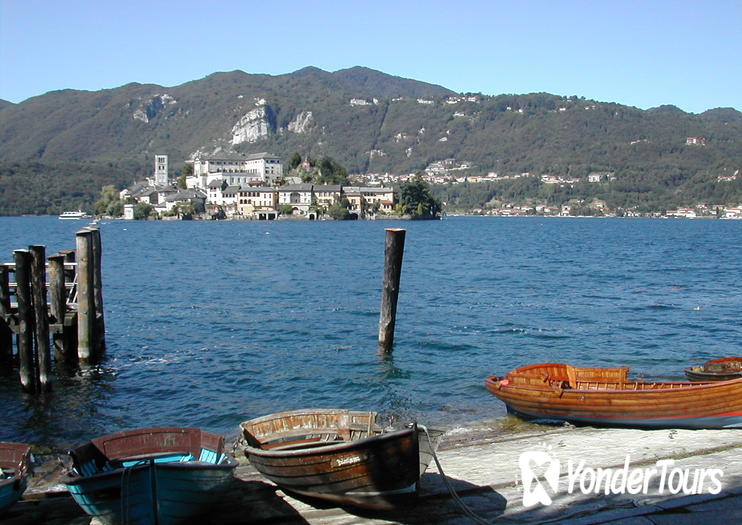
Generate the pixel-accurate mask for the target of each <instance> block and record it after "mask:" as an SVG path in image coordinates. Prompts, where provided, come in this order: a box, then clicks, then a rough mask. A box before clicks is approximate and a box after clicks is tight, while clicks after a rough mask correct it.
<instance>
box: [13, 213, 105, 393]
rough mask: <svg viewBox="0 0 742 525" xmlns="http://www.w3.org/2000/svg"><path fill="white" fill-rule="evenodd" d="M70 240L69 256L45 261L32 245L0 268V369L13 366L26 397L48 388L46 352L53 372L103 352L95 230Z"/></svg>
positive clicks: (98, 242) (43, 250) (64, 253)
mask: <svg viewBox="0 0 742 525" xmlns="http://www.w3.org/2000/svg"><path fill="white" fill-rule="evenodd" d="M75 237H76V246H75V248H76V249H75V250H60V251H59V252H58V253H55V254H53V255H50V256H49V257H46V247H45V246H39V245H33V246H29V247H28V249H27V250H15V251H14V252H13V262H12V263H5V264H0V367H1V368H2V369H5V370H12V368H13V367H14V366H16V365H17V367H18V370H19V375H20V381H21V385H22V386H23V388H24V389H25V390H26V391H28V392H32V393H34V392H43V391H46V390H49V389H50V388H51V384H52V380H51V371H52V351H51V348H52V347H53V348H54V359H55V361H56V364H57V366H60V365H63V364H64V365H75V364H77V363H90V362H94V361H96V360H97V359H98V358H99V357H100V356H101V355H102V353H103V351H104V350H105V323H104V320H103V293H102V292H103V286H102V282H101V235H100V229H99V228H97V227H95V226H89V227H87V228H83V229H81V230H79V231H78V232H77V233H76V235H75ZM11 275H12V276H13V279H11ZM14 336H15V340H16V345H15V351H14V348H13V337H14ZM50 340H51V341H50Z"/></svg>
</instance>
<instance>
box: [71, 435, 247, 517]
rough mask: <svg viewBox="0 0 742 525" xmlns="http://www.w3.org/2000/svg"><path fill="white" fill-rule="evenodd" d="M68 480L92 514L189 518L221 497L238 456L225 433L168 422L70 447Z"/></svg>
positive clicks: (98, 515)
mask: <svg viewBox="0 0 742 525" xmlns="http://www.w3.org/2000/svg"><path fill="white" fill-rule="evenodd" d="M70 455H71V456H72V463H73V465H72V469H71V471H70V473H69V476H70V478H69V479H68V480H67V481H66V482H65V484H66V485H67V488H68V490H69V492H70V494H71V495H72V497H73V498H74V499H75V501H77V503H78V504H79V505H80V507H82V509H83V510H84V511H85V512H86V513H87V514H89V515H90V516H96V517H97V518H99V519H100V520H102V521H104V522H108V523H127V524H132V525H134V524H141V525H144V524H156V525H170V524H174V523H184V522H187V521H189V520H191V519H192V518H193V517H194V516H198V515H200V514H202V513H204V512H206V511H208V510H209V508H210V507H211V506H212V505H213V504H214V503H215V502H216V501H217V500H218V498H219V496H220V494H221V493H222V492H223V491H224V489H226V488H227V486H228V485H229V484H230V483H231V481H232V479H233V477H234V469H235V467H236V466H237V461H236V460H235V459H234V457H233V456H232V455H230V454H228V453H227V452H225V449H224V438H223V437H222V436H219V435H216V434H212V433H209V432H205V431H203V430H200V429H198V428H182V427H163V428H143V429H137V430H129V431H126V432H120V433H118V434H111V435H108V436H102V437H99V438H96V439H93V440H91V441H90V442H89V443H87V444H85V445H83V446H81V447H78V448H76V449H74V450H72V451H70Z"/></svg>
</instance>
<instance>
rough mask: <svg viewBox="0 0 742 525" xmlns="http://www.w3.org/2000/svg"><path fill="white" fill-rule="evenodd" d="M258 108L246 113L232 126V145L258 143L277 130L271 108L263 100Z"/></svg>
mask: <svg viewBox="0 0 742 525" xmlns="http://www.w3.org/2000/svg"><path fill="white" fill-rule="evenodd" d="M256 104H258V107H256V108H255V109H251V110H250V111H248V112H247V113H245V114H244V115H243V116H242V117H240V119H239V120H238V121H237V122H236V123H235V125H234V126H232V132H231V133H232V144H233V145H237V144H242V143H244V142H247V143H253V142H257V141H258V140H260V139H261V138H263V137H267V136H268V135H270V134H271V132H272V131H273V130H275V127H276V123H275V117H274V116H273V111H272V110H271V107H270V106H269V105H268V104H266V103H265V100H261V101H260V102H259V103H256Z"/></svg>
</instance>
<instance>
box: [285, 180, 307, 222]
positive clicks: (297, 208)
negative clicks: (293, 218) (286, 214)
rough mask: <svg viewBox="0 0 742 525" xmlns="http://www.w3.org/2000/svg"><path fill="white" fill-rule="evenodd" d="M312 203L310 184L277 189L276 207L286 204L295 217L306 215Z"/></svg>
mask: <svg viewBox="0 0 742 525" xmlns="http://www.w3.org/2000/svg"><path fill="white" fill-rule="evenodd" d="M312 203H313V191H312V185H311V184H292V185H289V186H281V187H280V188H278V205H279V206H280V205H282V204H288V205H289V206H291V207H292V208H293V210H294V212H293V213H294V214H296V215H308V214H309V207H310V206H311V205H312Z"/></svg>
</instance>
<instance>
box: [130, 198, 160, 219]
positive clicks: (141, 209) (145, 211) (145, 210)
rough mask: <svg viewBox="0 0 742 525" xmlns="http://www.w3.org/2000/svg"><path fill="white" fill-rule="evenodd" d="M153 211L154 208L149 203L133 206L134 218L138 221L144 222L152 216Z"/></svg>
mask: <svg viewBox="0 0 742 525" xmlns="http://www.w3.org/2000/svg"><path fill="white" fill-rule="evenodd" d="M154 210H155V209H154V207H153V206H152V205H151V204H150V203H148V202H138V203H137V204H136V205H135V206H134V218H135V219H136V220H138V221H142V220H145V219H147V218H148V217H149V216H150V215H151V214H152V212H153V211H154Z"/></svg>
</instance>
